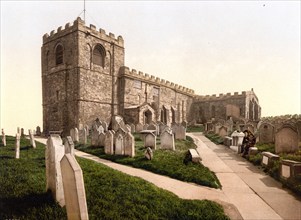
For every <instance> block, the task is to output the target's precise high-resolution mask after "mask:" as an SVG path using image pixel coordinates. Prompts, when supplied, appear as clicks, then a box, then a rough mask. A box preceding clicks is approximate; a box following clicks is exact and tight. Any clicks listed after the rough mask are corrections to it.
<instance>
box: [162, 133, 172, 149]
mask: <svg viewBox="0 0 301 220" xmlns="http://www.w3.org/2000/svg"><path fill="white" fill-rule="evenodd" d="M160 141H161V145H160V146H161V149H168V150H175V140H174V135H173V133H172V132H168V131H165V132H163V133H162V134H161V136H160Z"/></svg>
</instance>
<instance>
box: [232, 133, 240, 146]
mask: <svg viewBox="0 0 301 220" xmlns="http://www.w3.org/2000/svg"><path fill="white" fill-rule="evenodd" d="M238 134H239V133H238V132H237V131H236V130H235V131H233V133H232V134H231V137H232V145H233V146H238Z"/></svg>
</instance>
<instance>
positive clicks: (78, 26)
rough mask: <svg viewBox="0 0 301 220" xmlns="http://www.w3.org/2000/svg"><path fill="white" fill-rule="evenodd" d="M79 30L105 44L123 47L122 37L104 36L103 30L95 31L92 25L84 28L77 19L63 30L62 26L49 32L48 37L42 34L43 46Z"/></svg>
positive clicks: (82, 23) (79, 19) (81, 21)
mask: <svg viewBox="0 0 301 220" xmlns="http://www.w3.org/2000/svg"><path fill="white" fill-rule="evenodd" d="M77 30H80V31H82V32H84V33H86V34H89V35H93V36H95V37H98V38H101V39H103V40H105V41H107V42H114V43H115V44H116V45H118V46H120V47H124V41H123V38H122V36H118V37H117V38H115V35H114V34H113V33H109V34H108V35H107V34H106V31H105V30H103V29H101V28H100V29H99V30H98V31H97V30H96V26H95V25H93V24H90V27H87V26H85V22H84V21H83V20H82V19H81V18H80V17H78V18H77V19H76V20H75V21H74V22H73V25H72V24H71V23H67V24H66V25H65V29H63V27H62V26H60V27H59V28H58V29H57V30H56V31H55V30H52V31H51V32H50V35H49V34H48V33H46V34H44V36H43V44H44V43H47V42H49V41H52V40H55V39H57V38H60V37H62V36H64V35H67V34H70V33H72V32H74V31H77Z"/></svg>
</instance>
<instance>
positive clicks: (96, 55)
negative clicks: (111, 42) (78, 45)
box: [92, 45, 106, 67]
mask: <svg viewBox="0 0 301 220" xmlns="http://www.w3.org/2000/svg"><path fill="white" fill-rule="evenodd" d="M105 56H106V54H105V50H104V48H103V47H102V46H101V45H96V46H95V48H94V50H93V57H92V59H93V63H94V64H96V65H99V66H102V67H104V63H105Z"/></svg>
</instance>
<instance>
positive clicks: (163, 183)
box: [37, 133, 301, 220]
mask: <svg viewBox="0 0 301 220" xmlns="http://www.w3.org/2000/svg"><path fill="white" fill-rule="evenodd" d="M189 135H190V136H191V137H192V138H194V140H195V142H196V144H197V150H198V152H199V154H200V155H201V157H202V159H203V160H202V163H203V164H204V165H205V166H207V167H208V168H209V169H210V170H212V171H213V172H215V173H216V175H217V177H218V178H219V180H220V182H221V184H222V186H223V188H222V190H219V189H212V188H209V187H204V186H199V185H196V184H193V183H187V182H182V181H179V180H175V179H172V178H169V177H166V176H162V175H158V174H154V173H152V172H149V171H145V170H141V169H137V168H133V167H129V166H124V165H121V164H117V163H114V162H111V161H108V160H104V159H100V158H98V157H96V156H93V155H90V154H87V153H84V152H81V151H77V150H76V151H75V154H76V156H79V157H83V158H87V159H90V160H93V161H96V162H98V163H102V164H105V165H107V166H109V167H112V168H113V169H116V170H119V171H121V172H123V173H126V174H129V175H132V176H137V177H140V178H142V179H145V180H146V181H148V182H151V183H153V184H155V185H156V186H158V187H160V188H163V189H166V190H168V191H170V192H172V193H174V194H176V195H177V196H179V197H180V198H183V199H198V200H203V199H208V200H213V201H216V202H218V203H220V204H221V205H222V206H223V207H224V210H225V213H226V214H227V215H228V216H229V217H230V218H231V219H250V220H253V219H254V220H255V219H258V220H263V219H267V220H274V219H275V220H276V219H301V203H300V201H299V200H297V199H295V197H294V196H293V195H291V194H290V193H289V192H288V191H285V190H283V189H281V185H280V184H279V183H278V182H276V181H274V180H273V179H272V178H271V177H269V176H267V175H265V174H264V173H263V172H260V171H259V170H258V169H257V168H255V167H254V166H253V165H252V164H250V163H249V162H247V161H246V160H244V159H243V158H241V157H239V156H238V155H237V154H235V153H234V152H233V151H232V150H230V149H229V148H226V147H225V146H222V145H215V144H214V143H212V142H210V141H209V140H208V139H207V138H206V137H204V136H203V135H202V134H201V133H193V134H191V133H190V134H189ZM37 141H40V142H42V143H44V144H46V139H37Z"/></svg>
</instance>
